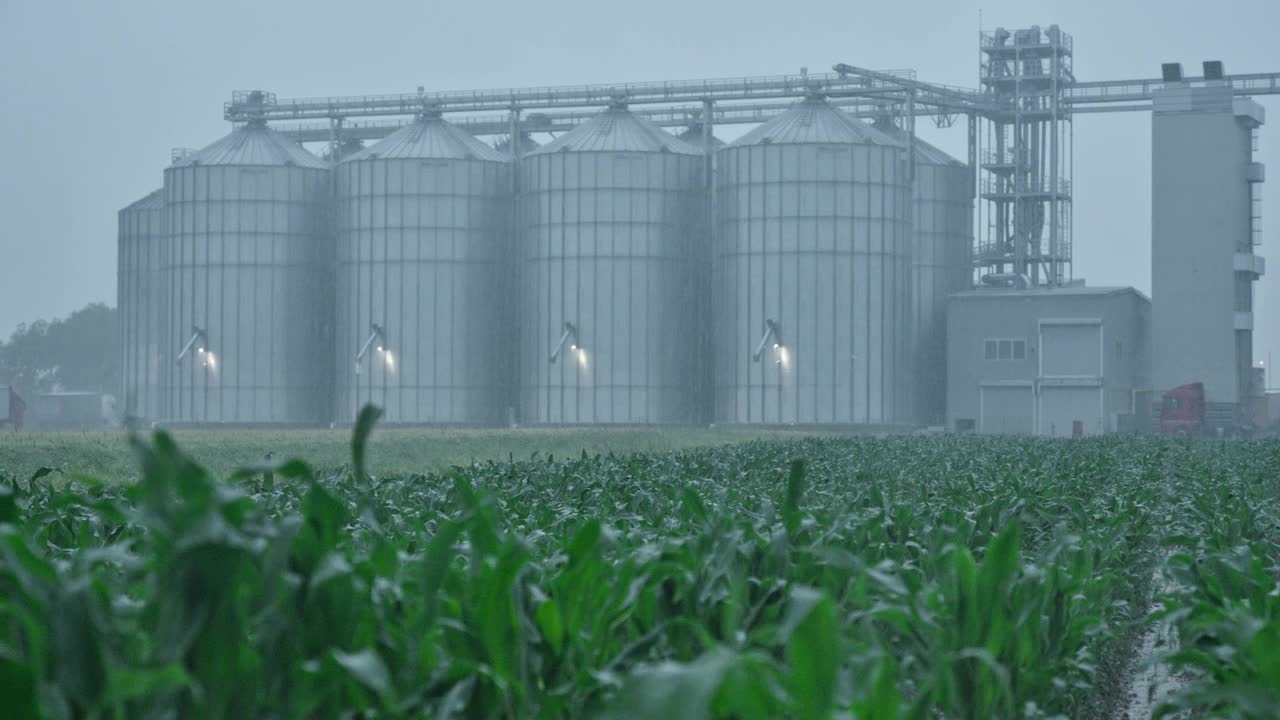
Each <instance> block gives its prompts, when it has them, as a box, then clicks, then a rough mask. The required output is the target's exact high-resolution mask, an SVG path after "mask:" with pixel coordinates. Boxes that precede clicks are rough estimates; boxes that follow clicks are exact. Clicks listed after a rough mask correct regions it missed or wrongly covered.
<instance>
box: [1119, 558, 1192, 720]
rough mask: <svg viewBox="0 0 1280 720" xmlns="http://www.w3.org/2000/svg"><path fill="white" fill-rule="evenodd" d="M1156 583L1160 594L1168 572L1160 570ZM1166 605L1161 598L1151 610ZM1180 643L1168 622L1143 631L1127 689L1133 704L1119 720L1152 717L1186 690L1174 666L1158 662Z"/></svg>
mask: <svg viewBox="0 0 1280 720" xmlns="http://www.w3.org/2000/svg"><path fill="white" fill-rule="evenodd" d="M1152 583H1153V584H1154V586H1155V594H1156V595H1157V596H1158V595H1159V594H1160V593H1161V592H1163V591H1164V590H1165V588H1166V587H1167V586H1168V581H1167V580H1165V577H1164V573H1163V572H1161V571H1159V570H1157V571H1156V574H1155V577H1154V578H1152ZM1163 607H1164V606H1163V605H1162V604H1161V603H1160V602H1159V601H1156V602H1154V603H1153V604H1152V606H1151V612H1153V613H1154V612H1158V611H1160V610H1162V609H1163ZM1176 642H1177V639H1176V638H1175V637H1174V635H1173V628H1172V627H1170V626H1169V625H1166V624H1165V623H1159V624H1156V625H1155V626H1153V627H1150V628H1147V630H1146V631H1145V632H1144V633H1143V634H1142V641H1141V643H1139V645H1138V652H1137V655H1136V657H1135V658H1134V659H1133V664H1132V666H1131V668H1130V671H1129V672H1130V677H1129V687H1128V692H1127V697H1128V698H1129V703H1128V705H1127V706H1126V707H1125V708H1124V709H1123V710H1122V711H1121V712H1120V713H1119V715H1118V716H1117V718H1118V720H1149V718H1150V717H1151V715H1152V713H1154V712H1155V709H1156V708H1157V707H1159V706H1160V703H1162V702H1164V701H1165V699H1167V698H1168V697H1169V696H1171V695H1173V694H1174V693H1176V692H1177V691H1178V690H1180V689H1182V686H1183V685H1184V684H1185V681H1184V680H1183V679H1182V678H1181V677H1180V676H1179V675H1178V674H1177V673H1176V672H1175V671H1174V670H1173V668H1171V667H1169V666H1168V665H1166V664H1165V663H1163V662H1156V661H1155V659H1156V658H1157V657H1159V656H1160V655H1161V654H1162V653H1164V652H1167V651H1168V650H1169V648H1171V647H1172V646H1173V644H1174V643H1176ZM1174 717H1181V716H1180V715H1175V716H1174Z"/></svg>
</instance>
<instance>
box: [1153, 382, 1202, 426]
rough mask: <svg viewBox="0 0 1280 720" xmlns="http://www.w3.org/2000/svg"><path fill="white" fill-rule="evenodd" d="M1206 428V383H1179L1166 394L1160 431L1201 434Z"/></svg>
mask: <svg viewBox="0 0 1280 720" xmlns="http://www.w3.org/2000/svg"><path fill="white" fill-rule="evenodd" d="M1203 429H1204V384H1203V383H1198V382H1197V383H1188V384H1186V385H1179V386H1178V387H1176V388H1173V389H1172V390H1169V391H1168V392H1166V393H1165V394H1164V397H1163V398H1162V400H1161V404H1160V432H1162V433H1167V434H1170V435H1199V434H1200V433H1201V432H1202V431H1203Z"/></svg>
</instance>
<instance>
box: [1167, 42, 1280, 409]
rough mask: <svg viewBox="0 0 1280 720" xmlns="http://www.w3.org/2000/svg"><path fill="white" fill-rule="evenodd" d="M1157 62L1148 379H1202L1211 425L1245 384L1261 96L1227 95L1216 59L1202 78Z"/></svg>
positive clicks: (1241, 396) (1256, 236)
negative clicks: (1160, 79) (1161, 76)
mask: <svg viewBox="0 0 1280 720" xmlns="http://www.w3.org/2000/svg"><path fill="white" fill-rule="evenodd" d="M1181 75H1182V73H1181V68H1180V66H1176V65H1172V66H1166V74H1165V80H1166V84H1165V86H1164V88H1163V89H1161V90H1157V91H1156V92H1155V93H1154V103H1153V113H1152V127H1151V139H1152V148H1151V169H1152V186H1151V212H1152V217H1151V305H1152V307H1151V345H1152V348H1151V349H1152V371H1153V372H1152V377H1153V384H1154V386H1155V387H1154V389H1155V391H1156V393H1157V397H1159V394H1160V393H1163V392H1164V391H1166V390H1169V389H1171V388H1174V387H1177V386H1178V385H1182V384H1185V383H1192V382H1201V383H1204V388H1205V399H1206V401H1207V402H1208V403H1209V405H1208V407H1207V411H1206V421H1207V422H1208V423H1209V424H1210V425H1215V424H1228V423H1235V422H1238V421H1239V419H1240V415H1239V413H1240V408H1241V405H1242V404H1243V403H1244V402H1247V399H1248V398H1249V397H1250V396H1251V395H1252V394H1253V392H1254V388H1252V385H1253V381H1252V373H1251V372H1250V367H1251V366H1252V364H1253V322H1254V320H1253V284H1254V282H1256V281H1257V279H1258V278H1259V277H1260V276H1261V275H1262V274H1263V271H1264V268H1265V265H1264V262H1263V259H1262V257H1261V256H1259V255H1257V254H1256V253H1255V252H1254V250H1255V245H1256V244H1257V242H1258V241H1259V240H1260V238H1261V232H1260V230H1259V226H1258V214H1259V211H1258V203H1257V199H1258V197H1259V195H1258V190H1259V188H1258V184H1259V183H1261V182H1262V180H1263V166H1262V164H1261V163H1259V162H1255V161H1254V157H1253V155H1254V150H1255V145H1256V139H1257V135H1256V133H1257V129H1258V127H1259V126H1261V125H1262V123H1263V120H1264V114H1263V109H1262V107H1261V106H1260V105H1258V104H1257V103H1255V102H1253V101H1252V100H1249V99H1247V98H1233V97H1232V94H1231V88H1230V87H1228V86H1227V85H1226V84H1225V83H1224V82H1222V79H1221V78H1222V70H1221V63H1205V76H1206V79H1204V80H1195V81H1191V82H1188V81H1183V80H1182V77H1181Z"/></svg>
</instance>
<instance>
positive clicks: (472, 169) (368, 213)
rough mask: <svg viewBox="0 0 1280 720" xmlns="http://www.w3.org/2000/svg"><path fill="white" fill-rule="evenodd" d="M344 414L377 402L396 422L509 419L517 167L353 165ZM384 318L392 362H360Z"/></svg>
mask: <svg viewBox="0 0 1280 720" xmlns="http://www.w3.org/2000/svg"><path fill="white" fill-rule="evenodd" d="M335 172H336V180H337V188H338V222H339V235H338V249H337V254H338V289H337V292H338V295H337V296H338V308H337V339H338V341H337V348H336V352H337V356H336V372H337V380H338V382H337V408H338V419H339V421H342V422H350V421H353V420H354V419H355V417H356V414H357V413H358V412H359V410H360V407H361V406H363V405H364V404H365V403H368V402H372V403H374V404H376V405H379V406H381V407H383V408H384V410H385V412H386V414H385V416H384V419H385V420H386V421H387V422H393V423H447V424H497V423H500V422H502V420H503V419H504V416H505V413H506V407H507V406H508V405H509V404H510V399H509V397H508V395H507V393H508V392H509V385H510V380H509V378H510V364H511V361H510V359H509V358H510V356H511V355H513V354H514V346H515V341H514V339H513V337H512V332H511V323H510V320H509V318H508V317H507V313H508V308H509V303H508V302H505V299H506V297H507V295H506V294H507V293H509V292H510V291H511V288H509V287H507V284H508V283H507V282H506V281H505V280H506V274H505V270H506V267H507V266H508V265H509V257H510V251H511V249H512V248H511V244H510V232H509V227H510V220H509V218H510V216H511V209H510V201H511V166H510V165H509V164H507V163H498V162H492V161H487V160H472V159H465V160H464V159H419V158H413V159H389V158H388V159H378V158H371V159H363V160H353V161H349V162H346V163H342V164H341V165H339V166H338V169H337V170H336V171H335ZM373 323H377V324H378V325H380V326H381V327H382V328H383V329H384V330H385V331H386V333H387V348H388V350H390V352H391V353H392V360H391V362H390V363H388V362H387V361H386V359H385V356H383V355H381V354H379V353H378V352H377V351H376V350H374V349H371V350H370V353H369V356H368V357H367V358H366V359H365V361H364V362H363V363H362V369H361V372H360V374H358V375H357V374H356V372H355V356H356V354H357V353H358V352H359V350H360V348H361V346H362V345H363V344H364V343H365V341H366V340H367V339H368V337H369V335H370V327H371V325H372V324H373Z"/></svg>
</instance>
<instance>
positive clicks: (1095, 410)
mask: <svg viewBox="0 0 1280 720" xmlns="http://www.w3.org/2000/svg"><path fill="white" fill-rule="evenodd" d="M1039 404H1040V418H1039V420H1040V425H1039V428H1038V430H1039V434H1040V435H1046V436H1048V437H1071V433H1072V430H1071V428H1072V423H1074V422H1075V421H1077V420H1079V421H1080V422H1081V423H1082V425H1083V426H1084V434H1086V435H1099V434H1101V433H1102V432H1103V430H1104V428H1105V425H1104V422H1103V417H1102V388H1101V387H1097V386H1093V387H1076V386H1070V385H1065V386H1055V385H1041V386H1040V403H1039Z"/></svg>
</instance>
